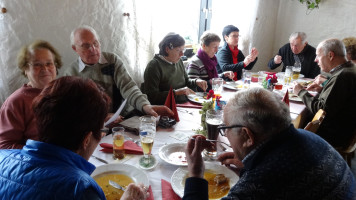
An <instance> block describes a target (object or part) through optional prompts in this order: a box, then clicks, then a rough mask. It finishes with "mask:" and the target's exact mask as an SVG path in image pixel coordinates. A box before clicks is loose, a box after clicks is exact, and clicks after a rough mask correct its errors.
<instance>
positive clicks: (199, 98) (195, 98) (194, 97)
mask: <svg viewBox="0 0 356 200" xmlns="http://www.w3.org/2000/svg"><path fill="white" fill-rule="evenodd" d="M187 97H188V99H189V101H192V102H195V103H200V104H202V103H203V102H205V101H211V100H212V98H210V99H204V98H203V97H204V93H203V92H196V93H195V94H189V95H188V96H187Z"/></svg>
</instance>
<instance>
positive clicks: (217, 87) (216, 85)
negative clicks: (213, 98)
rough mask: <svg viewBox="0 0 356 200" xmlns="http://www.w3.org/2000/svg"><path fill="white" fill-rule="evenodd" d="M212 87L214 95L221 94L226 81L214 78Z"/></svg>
mask: <svg viewBox="0 0 356 200" xmlns="http://www.w3.org/2000/svg"><path fill="white" fill-rule="evenodd" d="M211 83H212V84H211V85H212V88H213V90H214V94H221V91H222V85H223V83H224V80H223V79H222V78H213V79H212V80H211Z"/></svg>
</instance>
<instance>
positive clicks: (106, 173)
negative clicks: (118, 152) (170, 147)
mask: <svg viewBox="0 0 356 200" xmlns="http://www.w3.org/2000/svg"><path fill="white" fill-rule="evenodd" d="M91 176H92V177H93V178H94V180H95V181H96V182H97V183H98V185H99V186H100V187H101V189H102V190H103V192H104V194H105V197H106V199H120V198H121V196H122V194H123V191H122V190H119V189H116V188H114V187H112V186H111V185H109V180H112V181H115V182H116V183H118V184H119V185H120V186H122V187H124V188H126V187H127V186H128V185H129V184H130V183H142V184H143V185H145V186H146V187H147V188H148V187H149V181H148V176H147V174H146V173H145V172H144V171H142V170H141V169H138V168H136V167H135V166H132V165H127V164H120V163H113V164H107V165H101V166H99V167H97V168H96V169H95V170H94V172H93V173H92V174H91Z"/></svg>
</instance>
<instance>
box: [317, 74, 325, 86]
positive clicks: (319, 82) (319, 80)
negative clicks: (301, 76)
mask: <svg viewBox="0 0 356 200" xmlns="http://www.w3.org/2000/svg"><path fill="white" fill-rule="evenodd" d="M326 80H327V79H326V77H325V76H323V75H321V74H319V75H318V76H316V77H315V79H314V83H316V84H317V85H320V84H322V83H324V81H326Z"/></svg>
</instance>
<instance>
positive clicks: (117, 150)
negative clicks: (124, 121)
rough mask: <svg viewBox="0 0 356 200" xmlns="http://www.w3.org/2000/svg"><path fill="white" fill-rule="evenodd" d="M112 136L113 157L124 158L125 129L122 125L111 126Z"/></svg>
mask: <svg viewBox="0 0 356 200" xmlns="http://www.w3.org/2000/svg"><path fill="white" fill-rule="evenodd" d="M112 138H113V153H114V156H113V158H114V159H115V160H116V159H119V160H121V159H124V158H125V149H124V142H125V129H124V128H123V127H114V128H112Z"/></svg>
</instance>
